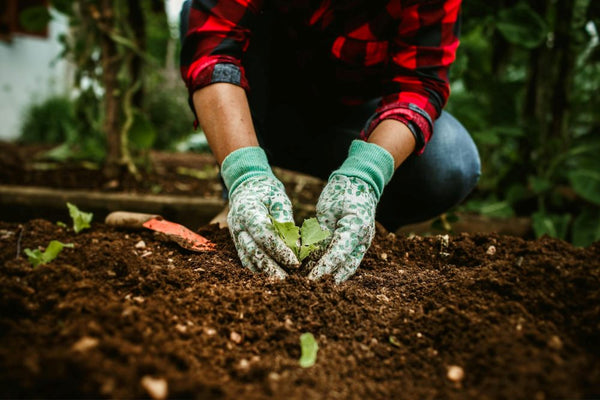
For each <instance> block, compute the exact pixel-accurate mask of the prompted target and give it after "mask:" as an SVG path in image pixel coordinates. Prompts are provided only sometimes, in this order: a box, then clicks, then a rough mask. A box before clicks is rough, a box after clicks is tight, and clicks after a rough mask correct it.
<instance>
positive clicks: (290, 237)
mask: <svg viewBox="0 0 600 400" xmlns="http://www.w3.org/2000/svg"><path fill="white" fill-rule="evenodd" d="M270 217H271V221H272V222H273V226H275V230H277V233H278V234H279V237H281V238H282V239H283V241H284V242H285V244H286V245H287V246H288V247H289V248H290V249H292V250H293V251H294V253H296V255H298V253H299V245H298V241H299V240H300V229H298V227H297V226H296V225H295V224H294V223H293V222H279V221H277V220H276V219H275V218H273V217H272V216H270Z"/></svg>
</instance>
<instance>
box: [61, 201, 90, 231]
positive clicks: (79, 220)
mask: <svg viewBox="0 0 600 400" xmlns="http://www.w3.org/2000/svg"><path fill="white" fill-rule="evenodd" d="M67 207H68V208H69V215H70V216H71V218H72V219H73V230H74V231H75V233H79V232H81V231H82V230H84V229H87V228H90V227H91V222H92V218H93V217H94V214H93V213H87V212H83V211H81V210H79V208H77V206H76V205H74V204H71V203H67Z"/></svg>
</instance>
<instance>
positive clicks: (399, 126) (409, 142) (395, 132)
mask: <svg viewBox="0 0 600 400" xmlns="http://www.w3.org/2000/svg"><path fill="white" fill-rule="evenodd" d="M367 141H368V142H369V143H374V144H376V145H378V146H381V147H383V148H384V149H385V150H387V151H388V152H389V153H390V154H391V155H392V157H394V169H396V168H398V166H400V164H402V162H404V160H406V158H407V157H408V156H409V155H410V154H412V153H413V151H414V150H415V144H416V143H415V137H414V135H413V134H412V132H411V131H410V129H408V127H407V126H406V125H405V124H403V123H402V122H400V121H396V120H392V119H387V120H384V121H381V123H380V124H379V125H377V127H376V128H375V129H374V130H373V132H372V133H371V135H370V136H369V139H368V140H367Z"/></svg>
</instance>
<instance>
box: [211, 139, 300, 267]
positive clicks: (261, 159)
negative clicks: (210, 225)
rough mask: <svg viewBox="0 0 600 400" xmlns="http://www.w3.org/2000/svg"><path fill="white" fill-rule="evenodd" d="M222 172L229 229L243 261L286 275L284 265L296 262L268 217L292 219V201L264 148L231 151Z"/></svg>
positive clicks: (224, 161)
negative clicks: (269, 161)
mask: <svg viewBox="0 0 600 400" xmlns="http://www.w3.org/2000/svg"><path fill="white" fill-rule="evenodd" d="M221 175H222V177H223V180H224V182H225V186H227V188H228V189H229V214H228V215H227V223H228V224H229V232H230V233H231V236H232V238H233V243H234V244H235V248H236V249H237V251H238V255H239V257H240V260H241V262H242V265H243V266H244V267H246V268H248V269H249V270H251V271H252V272H263V273H266V274H267V275H269V276H273V277H276V278H285V277H286V276H287V273H286V271H285V269H286V268H287V269H290V268H294V267H297V266H298V265H299V262H298V258H297V257H296V255H295V254H294V252H293V251H292V250H291V249H290V248H289V247H288V246H286V244H285V243H284V241H283V240H282V239H281V238H280V237H279V235H278V234H277V232H276V230H275V227H274V226H273V223H272V221H271V217H272V218H274V219H275V220H277V221H279V222H293V221H294V219H293V216H292V203H291V202H290V200H289V198H288V196H287V195H286V193H285V189H284V187H283V184H282V183H281V182H280V181H279V180H278V179H277V178H276V177H275V175H273V172H272V171H271V167H270V166H269V163H268V161H267V156H266V154H265V152H264V150H263V149H261V148H260V147H244V148H241V149H238V150H236V151H233V152H232V153H231V154H229V155H228V156H227V157H226V158H225V160H223V165H222V166H221Z"/></svg>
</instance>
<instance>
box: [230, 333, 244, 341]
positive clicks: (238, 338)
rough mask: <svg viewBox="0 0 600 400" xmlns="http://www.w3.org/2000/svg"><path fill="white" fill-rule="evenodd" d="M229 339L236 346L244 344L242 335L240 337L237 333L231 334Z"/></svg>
mask: <svg viewBox="0 0 600 400" xmlns="http://www.w3.org/2000/svg"><path fill="white" fill-rule="evenodd" d="M229 339H230V340H231V341H232V342H233V343H235V344H240V343H242V335H240V334H239V333H237V332H235V331H232V332H231V334H230V335H229Z"/></svg>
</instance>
